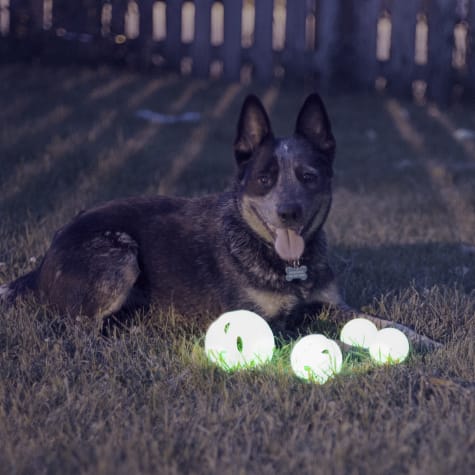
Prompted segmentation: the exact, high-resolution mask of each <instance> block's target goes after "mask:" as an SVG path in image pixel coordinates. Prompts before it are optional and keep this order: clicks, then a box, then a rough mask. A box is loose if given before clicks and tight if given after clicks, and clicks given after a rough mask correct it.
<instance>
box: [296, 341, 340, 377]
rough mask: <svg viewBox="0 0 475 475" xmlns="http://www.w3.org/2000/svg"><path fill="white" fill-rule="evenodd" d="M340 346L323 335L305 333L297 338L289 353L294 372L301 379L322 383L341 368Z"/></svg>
mask: <svg viewBox="0 0 475 475" xmlns="http://www.w3.org/2000/svg"><path fill="white" fill-rule="evenodd" d="M342 363H343V356H342V354H341V350H340V347H339V346H338V345H337V344H336V343H335V342H334V341H332V340H329V339H328V338H326V337H325V336H323V335H307V336H305V337H303V338H302V339H301V340H299V341H298V342H297V343H296V344H295V346H294V347H293V349H292V353H291V354H290V365H291V366H292V369H293V371H294V373H295V374H296V375H297V376H298V377H299V378H303V379H307V380H309V381H315V382H317V383H320V384H323V383H325V382H326V381H327V379H328V378H330V377H331V376H333V375H334V374H336V373H338V372H339V371H340V370H341V365H342Z"/></svg>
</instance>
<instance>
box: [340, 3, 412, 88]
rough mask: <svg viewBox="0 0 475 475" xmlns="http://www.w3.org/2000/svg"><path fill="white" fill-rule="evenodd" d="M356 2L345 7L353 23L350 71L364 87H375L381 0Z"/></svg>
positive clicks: (358, 83)
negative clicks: (377, 29) (377, 28)
mask: <svg viewBox="0 0 475 475" xmlns="http://www.w3.org/2000/svg"><path fill="white" fill-rule="evenodd" d="M411 1H412V0H411ZM354 3H355V2H346V3H345V7H347V8H346V12H345V13H346V14H347V15H348V14H350V15H351V17H352V23H353V40H352V45H351V49H352V53H353V54H352V58H351V61H350V64H349V65H348V66H349V68H350V70H349V72H350V73H351V71H352V72H353V77H354V80H355V82H356V83H357V85H359V86H360V87H363V88H373V87H374V82H375V80H376V76H377V72H378V63H377V60H376V27H377V23H378V18H379V15H380V12H381V1H380V0H360V1H359V2H358V6H357V7H356V5H355V4H354ZM351 9H352V11H351ZM350 77H351V75H350Z"/></svg>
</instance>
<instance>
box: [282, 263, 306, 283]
mask: <svg viewBox="0 0 475 475" xmlns="http://www.w3.org/2000/svg"><path fill="white" fill-rule="evenodd" d="M295 279H299V280H307V266H298V267H297V266H295V267H290V266H288V267H286V268H285V280H286V281H287V282H291V281H292V280H295Z"/></svg>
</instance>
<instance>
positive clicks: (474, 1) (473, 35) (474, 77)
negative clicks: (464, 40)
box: [466, 0, 475, 97]
mask: <svg viewBox="0 0 475 475" xmlns="http://www.w3.org/2000/svg"><path fill="white" fill-rule="evenodd" d="M469 8H470V9H469V12H468V18H467V21H468V25H469V26H468V64H467V80H466V87H467V90H468V93H469V94H470V95H471V96H472V97H475V0H470V6H469Z"/></svg>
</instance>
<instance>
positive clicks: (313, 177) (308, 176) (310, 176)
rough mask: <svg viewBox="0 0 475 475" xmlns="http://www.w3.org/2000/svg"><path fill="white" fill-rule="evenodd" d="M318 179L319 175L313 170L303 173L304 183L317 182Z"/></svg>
mask: <svg viewBox="0 0 475 475" xmlns="http://www.w3.org/2000/svg"><path fill="white" fill-rule="evenodd" d="M317 180H318V175H317V174H316V173H312V172H304V173H303V174H302V181H303V182H304V183H315V182H316V181H317Z"/></svg>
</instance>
